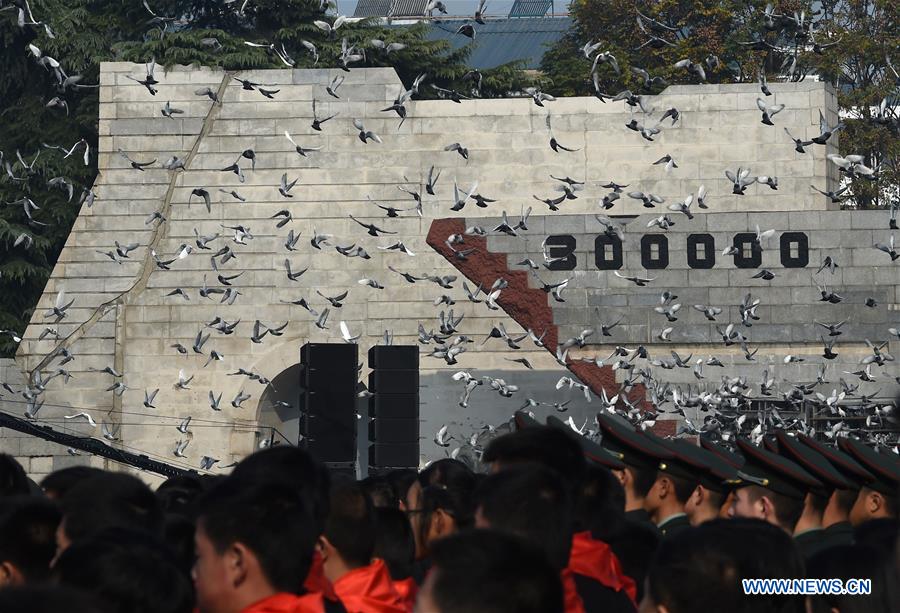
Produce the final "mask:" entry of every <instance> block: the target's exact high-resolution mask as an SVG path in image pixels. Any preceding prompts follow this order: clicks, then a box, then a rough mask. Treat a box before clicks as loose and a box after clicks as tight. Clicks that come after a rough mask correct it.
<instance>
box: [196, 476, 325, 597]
mask: <svg viewBox="0 0 900 613" xmlns="http://www.w3.org/2000/svg"><path fill="white" fill-rule="evenodd" d="M197 506H198V511H197V533H196V551H197V559H196V562H195V563H194V569H193V577H194V588H195V590H196V593H197V607H198V610H199V612H200V613H288V612H290V613H301V612H302V613H307V612H308V613H323V612H324V611H326V610H327V609H326V602H327V601H326V600H325V599H324V598H323V596H322V594H321V593H318V592H306V590H305V589H304V588H303V580H304V578H305V577H306V576H307V574H308V573H309V568H310V565H311V564H312V559H313V550H314V549H315V546H316V541H317V539H318V537H319V530H318V528H317V527H316V523H315V521H314V516H313V512H312V509H313V508H314V504H313V502H312V500H311V499H310V494H309V493H306V494H304V493H303V492H302V491H301V488H297V487H292V486H291V485H289V484H286V483H284V482H278V481H265V480H263V481H262V482H260V483H255V482H253V481H251V480H248V479H246V478H236V477H235V475H234V474H232V475H231V476H229V477H227V478H225V479H224V480H222V481H221V482H219V483H217V484H216V485H214V486H213V487H212V488H211V489H210V490H209V491H208V492H206V493H205V494H204V495H203V496H202V497H201V498H200V500H198V503H197Z"/></svg>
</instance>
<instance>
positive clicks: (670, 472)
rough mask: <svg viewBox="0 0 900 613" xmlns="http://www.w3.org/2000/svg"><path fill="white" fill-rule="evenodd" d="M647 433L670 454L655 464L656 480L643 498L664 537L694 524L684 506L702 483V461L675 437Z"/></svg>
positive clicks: (646, 434)
mask: <svg viewBox="0 0 900 613" xmlns="http://www.w3.org/2000/svg"><path fill="white" fill-rule="evenodd" d="M644 436H646V437H647V438H648V439H650V440H651V441H652V442H653V443H655V444H656V445H658V446H660V447H662V448H663V449H665V450H666V451H668V452H669V453H670V454H671V457H670V458H660V461H659V465H658V466H657V467H656V468H657V470H656V481H655V482H654V483H653V487H651V488H650V491H649V492H648V493H647V497H646V498H645V499H644V508H645V509H646V510H647V512H648V513H649V514H650V519H651V520H653V521H654V522H655V523H656V526H657V527H658V528H659V532H660V534H662V536H663V538H668V537H671V536H674V535H675V534H678V533H680V532H683V531H685V530H687V529H688V528H690V527H691V522H690V520H689V519H688V516H687V513H685V510H684V507H685V505H686V504H687V503H688V500H690V498H691V496H693V494H694V492H695V491H696V490H697V487H698V486H699V475H700V473H702V472H703V470H704V467H703V465H702V464H700V463H698V462H696V461H695V460H694V459H693V458H692V457H691V456H688V455H686V454H684V453H682V452H681V448H680V447H678V446H676V445H675V442H676V441H671V440H666V439H662V438H660V437H658V436H656V435H654V434H651V433H649V432H645V433H644Z"/></svg>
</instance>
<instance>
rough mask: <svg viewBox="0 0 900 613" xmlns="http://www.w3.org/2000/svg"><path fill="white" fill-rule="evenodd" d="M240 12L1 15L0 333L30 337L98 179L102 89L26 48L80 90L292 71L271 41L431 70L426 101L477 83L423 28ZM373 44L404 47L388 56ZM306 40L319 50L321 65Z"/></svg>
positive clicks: (305, 58)
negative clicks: (150, 66) (147, 66)
mask: <svg viewBox="0 0 900 613" xmlns="http://www.w3.org/2000/svg"><path fill="white" fill-rule="evenodd" d="M241 4H243V0H235V1H232V2H223V1H222V0H147V5H148V7H149V8H150V10H152V11H153V13H154V14H155V15H156V17H154V15H152V14H151V13H150V12H149V11H148V10H147V8H145V7H144V6H143V4H142V3H141V2H138V1H137V0H31V1H30V6H31V10H32V13H33V15H34V17H35V19H37V20H38V21H47V22H48V24H49V25H50V27H51V29H52V31H53V33H54V35H55V36H54V37H53V38H50V37H48V35H47V33H46V31H45V30H44V28H43V27H41V26H25V27H24V28H22V27H19V26H18V24H17V9H16V8H14V7H13V8H11V9H9V10H5V11H0V48H2V49H3V50H4V51H3V53H0V121H2V124H0V125H2V126H3V129H2V130H0V151H2V153H3V159H2V160H0V165H2V166H3V168H2V169H0V330H12V331H14V332H15V333H18V334H21V333H22V332H23V331H24V329H25V326H26V325H27V323H28V321H29V319H30V318H31V313H32V310H33V308H34V305H35V303H36V302H37V300H38V298H39V297H40V295H41V292H42V291H43V288H44V285H45V284H46V281H47V279H48V277H49V275H50V273H51V271H52V268H53V266H54V265H55V263H56V260H57V258H58V257H59V253H60V251H61V250H62V248H63V245H64V244H65V241H66V238H67V237H68V235H69V231H70V230H71V227H72V224H73V222H74V220H75V218H76V217H77V215H78V212H79V210H80V209H81V206H82V205H81V204H80V201H81V198H82V197H83V196H84V195H85V194H86V191H87V190H89V189H90V187H91V186H92V185H93V182H94V178H95V177H96V174H97V166H96V155H95V152H96V145H97V109H98V90H97V89H96V88H85V89H73V88H68V89H66V90H65V91H61V90H60V89H59V87H58V84H57V79H56V77H55V75H54V71H53V70H52V69H51V68H49V67H45V66H44V65H42V64H40V63H39V59H38V58H37V57H35V55H34V53H33V52H31V51H30V50H29V44H33V45H35V46H36V47H37V48H38V49H40V54H41V57H46V56H49V57H50V58H53V59H54V60H57V61H58V62H59V64H60V67H61V69H62V70H64V71H65V73H66V74H67V75H69V76H73V75H81V76H82V80H81V83H82V84H97V82H98V78H99V64H100V62H102V61H133V62H141V63H144V62H148V61H150V60H151V59H155V60H156V62H157V63H159V64H161V65H162V66H172V65H175V64H186V65H187V64H195V65H203V66H218V67H222V68H225V69H228V70H241V69H253V68H285V67H286V64H285V63H284V61H283V60H282V59H281V58H280V57H279V55H278V54H277V53H275V52H273V51H272V50H271V49H270V48H269V45H274V46H275V47H276V48H277V49H278V50H279V51H281V52H283V53H286V54H287V56H289V57H290V58H291V61H292V63H293V64H294V66H295V67H297V68H312V67H319V68H331V67H337V66H339V65H340V57H341V49H342V43H343V41H344V40H346V41H347V44H348V45H353V46H356V47H357V48H358V49H361V50H363V51H364V55H365V59H364V60H363V61H360V62H356V63H352V64H350V67H351V69H355V68H362V67H366V66H393V67H395V68H396V70H397V72H398V74H399V76H400V78H401V79H402V81H403V82H404V84H406V85H407V86H409V85H411V84H412V82H413V80H414V79H415V78H416V77H417V76H418V75H420V74H426V75H427V78H426V81H425V86H423V87H422V89H421V90H420V97H422V98H433V97H435V96H436V95H437V93H436V90H434V89H433V88H430V87H428V85H429V84H434V85H437V86H439V87H443V88H445V89H456V90H458V91H462V92H465V93H472V90H473V83H472V81H471V80H464V79H463V76H464V75H465V74H466V73H467V72H468V71H469V69H468V67H467V60H468V57H469V54H470V49H469V48H468V47H463V48H462V49H459V50H455V51H454V50H451V48H450V45H449V44H448V43H447V42H446V41H432V40H429V39H428V38H427V36H426V34H427V31H428V26H427V25H426V24H417V25H412V26H396V27H390V26H387V25H384V24H379V23H378V22H377V21H376V20H374V19H367V20H362V21H355V22H352V23H351V22H345V23H343V24H342V25H341V26H340V27H339V28H338V29H337V30H336V31H335V32H334V33H333V34H329V33H327V32H326V31H324V30H323V29H321V28H319V27H317V26H316V25H315V24H314V22H315V21H323V22H326V23H328V24H333V23H334V21H335V18H336V15H335V14H334V12H333V11H332V10H330V7H329V6H326V5H322V4H320V2H319V1H318V0H249V1H248V2H247V3H246V6H245V10H244V12H243V13H240V12H239V9H240V8H241ZM373 39H377V40H382V41H384V42H385V43H400V44H402V45H405V47H404V48H403V49H400V50H398V51H393V52H391V53H386V52H385V51H384V50H379V49H378V48H376V46H374V45H373V43H372V40H373ZM302 41H306V42H307V43H310V44H311V45H313V46H315V48H316V51H317V55H318V58H316V57H314V55H313V54H312V53H311V52H310V51H309V50H308V48H307V46H305V45H304V43H303V42H302ZM246 42H251V43H257V44H260V45H263V46H262V47H254V46H251V45H248V44H246ZM43 61H44V62H45V64H47V65H49V64H51V62H50V60H46V59H45V60H43ZM482 77H483V78H482V83H481V91H480V96H482V97H494V96H503V95H508V94H510V93H514V92H520V91H521V90H522V89H523V88H524V87H526V86H527V85H529V84H530V79H529V78H528V77H526V75H525V73H524V72H523V71H522V70H521V66H520V65H518V64H515V63H513V64H508V65H504V66H500V67H497V68H494V69H492V70H486V71H484V72H483V75H482ZM158 78H159V77H158ZM163 78H164V77H163ZM54 97H59V98H61V99H63V100H65V102H66V104H67V106H68V111H66V110H65V109H62V110H60V109H55V108H48V107H47V106H46V104H47V102H48V101H50V100H51V99H53V98H54ZM81 139H84V140H85V141H86V142H87V144H88V146H89V147H90V151H91V155H90V157H89V162H88V164H87V165H85V164H84V161H83V158H82V153H83V148H79V149H78V150H77V151H76V152H75V153H73V154H72V155H71V156H69V157H68V158H64V155H65V154H64V153H63V152H62V151H60V150H59V149H55V148H48V147H45V146H44V145H45V144H46V145H51V146H54V147H65V148H66V149H68V148H69V147H71V146H72V145H73V144H75V143H77V142H79V141H80V140H81ZM17 151H18V152H19V153H20V155H21V156H22V158H23V160H24V161H25V163H26V164H27V165H29V166H31V162H32V160H34V158H35V156H37V160H36V162H35V163H34V164H33V167H32V168H31V169H30V170H28V169H26V168H25V167H24V166H23V164H22V163H21V162H19V161H18V159H17V156H16V152H17ZM6 164H9V173H7V170H6V167H5V165H6ZM10 173H11V176H10ZM57 177H63V178H65V179H66V181H68V182H69V183H71V184H72V185H73V196H72V198H71V200H70V199H69V196H68V193H67V191H66V190H64V189H60V188H58V187H51V186H48V181H50V180H51V179H54V178H57ZM25 197H27V198H30V199H31V201H32V202H33V203H34V204H36V205H37V206H38V207H39V209H38V210H32V209H31V207H30V206H29V207H28V213H26V209H25V206H24V205H23V203H22V198H25ZM17 202H18V204H9V203H17ZM29 213H30V214H31V217H32V219H29V216H28V214H29ZM20 237H21V238H22V240H21V241H20V244H19V245H18V246H14V245H15V243H16V241H17V240H19V239H20ZM15 348H16V343H15V342H14V340H13V337H12V335H11V334H8V333H7V334H0V356H11V355H12V354H13V353H14V352H15Z"/></svg>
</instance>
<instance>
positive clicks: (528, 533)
mask: <svg viewBox="0 0 900 613" xmlns="http://www.w3.org/2000/svg"><path fill="white" fill-rule="evenodd" d="M476 500H477V501H478V506H477V511H476V516H475V525H476V527H479V528H492V529H494V530H500V531H502V532H509V533H512V534H515V535H516V536H519V537H522V538H524V539H525V540H527V541H528V542H531V543H533V544H535V545H537V546H538V547H539V548H540V549H541V550H542V551H543V552H544V553H545V555H546V556H547V559H548V560H550V563H551V564H553V566H554V567H555V568H556V569H557V570H558V571H559V573H560V578H561V581H562V585H563V591H564V599H565V611H566V612H567V613H576V612H583V611H609V612H611V613H614V612H619V611H622V612H625V613H633V612H634V610H635V605H634V603H633V602H632V601H631V598H630V597H629V596H628V594H627V593H626V591H625V586H624V585H622V584H618V583H617V584H616V586H615V587H617V588H618V589H615V588H613V587H610V586H609V585H606V584H605V583H606V582H601V581H598V580H597V577H595V576H590V575H586V574H579V575H576V574H575V573H574V572H573V571H572V570H571V569H570V568H569V562H570V557H571V554H572V550H573V545H572V543H573V540H572V536H573V533H572V527H573V508H572V499H571V493H570V492H569V491H568V490H567V488H566V487H565V484H564V482H563V480H561V479H560V478H559V475H558V474H557V473H556V472H555V471H553V470H551V469H549V468H547V467H545V466H543V465H541V464H519V465H516V466H512V467H509V468H506V469H504V470H501V471H500V472H497V473H494V474H492V475H490V476H488V477H487V478H486V479H485V480H484V482H482V483H481V484H480V485H479V487H478V490H477V492H476ZM579 553H581V552H579ZM613 559H614V558H613ZM608 561H610V558H609V556H607V557H606V558H605V559H604V562H608ZM615 564H616V568H614V569H606V570H607V574H608V575H610V577H612V578H616V579H617V578H618V577H617V575H618V572H620V569H619V568H618V561H617V560H615ZM597 570H598V571H600V570H602V569H597ZM591 574H594V573H591Z"/></svg>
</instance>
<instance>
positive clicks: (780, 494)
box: [730, 438, 822, 535]
mask: <svg viewBox="0 0 900 613" xmlns="http://www.w3.org/2000/svg"><path fill="white" fill-rule="evenodd" d="M737 446H738V449H739V450H740V452H741V454H742V455H743V456H744V466H743V467H742V468H741V470H740V471H738V478H739V479H740V483H738V484H737V485H736V489H735V496H734V500H733V502H732V504H731V509H730V515H731V516H732V517H751V518H756V519H762V520H763V521H766V522H768V523H770V524H774V525H776V526H778V527H780V528H781V529H782V530H784V531H785V532H787V533H788V534H791V535H793V533H794V528H795V527H796V525H797V520H799V519H800V515H801V514H802V513H803V500H804V499H805V498H806V494H807V493H808V492H809V490H810V489H812V488H815V487H821V486H822V484H821V482H819V481H818V480H817V479H816V478H815V477H813V476H812V475H810V474H809V473H808V472H806V471H805V470H803V469H802V468H801V467H799V466H797V464H795V463H794V462H792V461H790V460H788V459H785V458H783V457H781V456H780V455H778V454H775V453H772V452H771V451H766V450H765V449H763V448H761V447H757V446H756V445H754V444H753V443H751V442H750V441H749V440H747V439H744V438H738V439H737Z"/></svg>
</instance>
